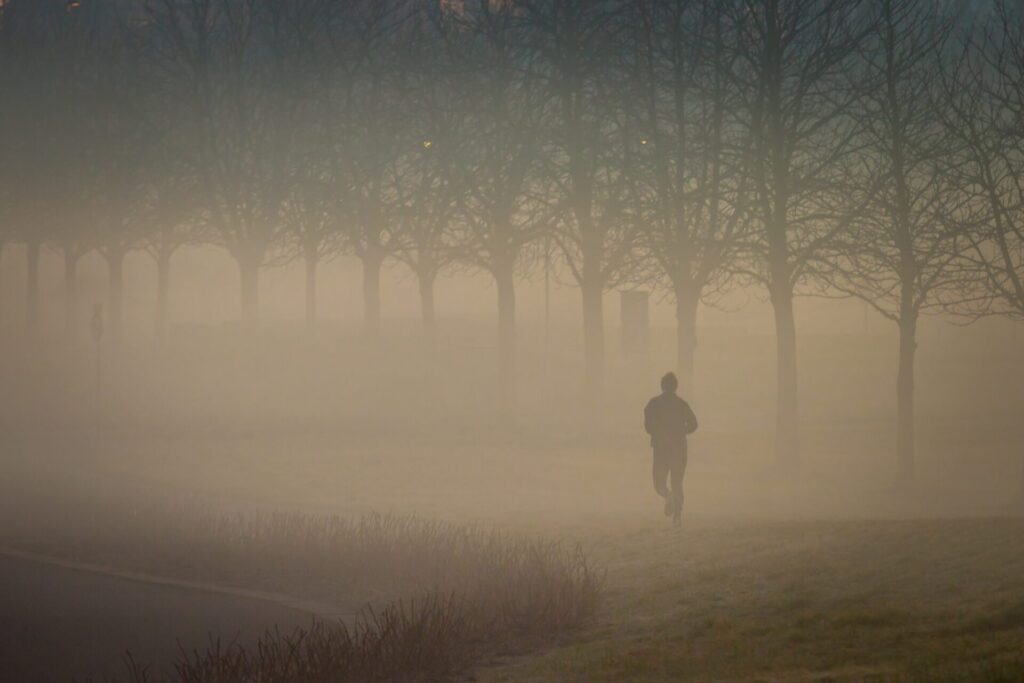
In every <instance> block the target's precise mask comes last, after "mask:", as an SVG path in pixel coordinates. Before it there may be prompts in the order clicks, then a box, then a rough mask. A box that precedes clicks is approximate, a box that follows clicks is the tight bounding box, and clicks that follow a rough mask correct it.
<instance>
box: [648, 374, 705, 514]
mask: <svg viewBox="0 0 1024 683" xmlns="http://www.w3.org/2000/svg"><path fill="white" fill-rule="evenodd" d="M678 388H679V380H678V379H676V376H675V374H674V373H671V372H669V373H666V374H665V376H664V377H662V378H661V394H659V395H658V396H655V397H654V398H652V399H651V400H650V401H648V402H647V407H646V408H644V429H645V430H647V433H648V434H650V435H651V446H652V447H653V448H654V490H655V491H657V492H658V495H659V496H661V497H662V498H664V499H665V516H666V517H668V516H671V517H672V523H673V524H674V525H675V526H679V525H680V523H682V519H683V475H684V474H685V473H686V435H687V434H692V433H693V432H695V431H697V416H696V415H694V414H693V410H691V409H690V406H689V404H688V403H687V402H686V401H684V400H683V399H681V398H679V396H678V395H676V389H678ZM666 477H668V478H669V479H670V480H671V482H672V490H671V491H669V489H668V487H667V486H666V485H665V478H666Z"/></svg>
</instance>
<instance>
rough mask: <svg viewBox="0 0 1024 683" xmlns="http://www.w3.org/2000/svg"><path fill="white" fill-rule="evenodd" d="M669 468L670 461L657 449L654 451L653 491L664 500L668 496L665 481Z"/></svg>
mask: <svg viewBox="0 0 1024 683" xmlns="http://www.w3.org/2000/svg"><path fill="white" fill-rule="evenodd" d="M670 466H671V460H670V459H669V458H666V457H665V453H664V452H663V451H662V450H660V449H658V448H655V449H654V467H653V468H652V470H653V475H654V490H655V492H657V494H658V495H659V496H661V497H662V498H664V497H665V496H667V495H668V486H667V485H666V479H667V478H668V474H669V468H670Z"/></svg>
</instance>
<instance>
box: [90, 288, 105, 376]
mask: <svg viewBox="0 0 1024 683" xmlns="http://www.w3.org/2000/svg"><path fill="white" fill-rule="evenodd" d="M89 331H90V332H91V333H92V340H93V342H95V344H96V396H99V395H100V387H101V386H102V383H101V380H102V377H103V345H102V343H101V342H102V341H103V304H94V305H93V307H92V320H91V321H90V325H89Z"/></svg>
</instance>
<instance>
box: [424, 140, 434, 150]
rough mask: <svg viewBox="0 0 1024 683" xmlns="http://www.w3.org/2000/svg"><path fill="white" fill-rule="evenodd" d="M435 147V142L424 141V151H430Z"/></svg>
mask: <svg viewBox="0 0 1024 683" xmlns="http://www.w3.org/2000/svg"><path fill="white" fill-rule="evenodd" d="M433 146H434V141H433V140H424V141H423V149H430V148H431V147H433Z"/></svg>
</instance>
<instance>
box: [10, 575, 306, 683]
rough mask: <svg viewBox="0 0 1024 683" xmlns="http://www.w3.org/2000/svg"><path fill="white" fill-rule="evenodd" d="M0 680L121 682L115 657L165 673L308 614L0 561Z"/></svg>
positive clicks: (300, 621) (263, 602)
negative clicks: (185, 658)
mask: <svg viewBox="0 0 1024 683" xmlns="http://www.w3.org/2000/svg"><path fill="white" fill-rule="evenodd" d="M0 586H2V589H0V680H4V681H20V682H22V683H33V682H34V681H40V682H42V681H45V682H47V683H55V682H59V681H71V680H72V678H77V680H79V681H82V680H87V679H88V677H89V676H93V677H96V679H97V680H102V677H103V676H111V675H121V674H123V673H124V667H123V664H122V656H123V654H124V653H125V651H127V650H130V651H131V652H132V653H133V655H134V656H135V658H136V660H137V661H140V662H153V663H156V664H157V665H164V666H166V665H167V664H169V663H170V662H172V661H173V660H174V659H175V657H176V656H177V654H178V652H179V643H180V646H181V647H184V648H185V649H186V650H190V649H192V648H197V647H203V646H205V645H206V644H207V643H208V642H209V639H210V638H211V637H214V638H219V639H220V640H221V642H222V643H228V642H235V641H238V642H242V643H250V642H252V641H254V640H255V639H256V638H257V637H259V636H260V635H261V634H262V633H263V632H265V631H266V630H268V629H272V628H274V627H278V628H280V629H282V630H291V629H293V628H296V627H299V626H306V625H308V624H309V622H310V621H311V619H312V614H311V613H310V612H307V611H302V610H299V609H295V608H290V607H286V606H284V605H280V604H276V603H275V602H273V601H270V600H267V599H257V598H255V597H251V596H244V595H230V594H226V593H223V592H211V591H209V590H196V589H195V588H190V587H186V586H182V585H168V584H158V583H152V582H149V581H144V580H137V579H132V578H127V577H124V576H109V575H104V574H100V573H97V572H94V571H83V570H82V569H75V568H70V567H67V566H58V565H53V564H47V563H42V562H38V561H33V560H30V559H26V558H17V557H12V556H6V557H0Z"/></svg>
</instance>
